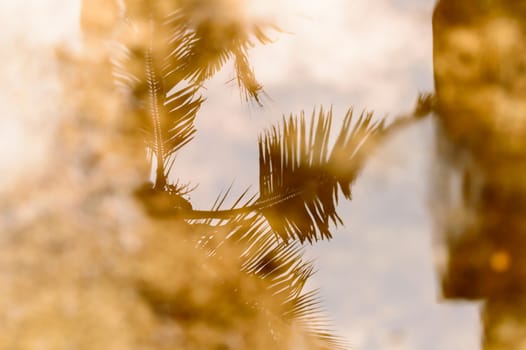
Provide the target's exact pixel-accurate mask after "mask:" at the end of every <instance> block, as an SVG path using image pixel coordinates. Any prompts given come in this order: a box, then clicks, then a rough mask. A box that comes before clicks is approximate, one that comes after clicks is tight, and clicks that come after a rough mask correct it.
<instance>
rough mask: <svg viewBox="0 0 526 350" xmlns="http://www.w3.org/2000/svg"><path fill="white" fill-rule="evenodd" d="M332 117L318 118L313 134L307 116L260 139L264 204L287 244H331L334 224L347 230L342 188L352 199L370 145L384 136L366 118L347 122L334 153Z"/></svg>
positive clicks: (313, 123) (347, 118)
mask: <svg viewBox="0 0 526 350" xmlns="http://www.w3.org/2000/svg"><path fill="white" fill-rule="evenodd" d="M331 121H332V111H329V112H328V113H325V112H324V111H323V109H321V110H320V111H319V113H318V114H317V116H316V113H315V112H313V114H312V119H311V122H310V126H309V128H308V129H307V123H306V121H305V115H304V113H303V112H302V113H301V115H300V116H299V117H297V116H296V117H294V116H292V115H291V116H290V117H289V118H288V119H286V118H283V123H282V128H281V129H278V128H276V127H274V128H272V129H271V130H269V131H267V132H266V133H265V134H264V135H263V136H261V137H260V139H259V167H260V181H259V187H260V199H259V202H260V203H264V202H265V201H267V202H269V203H270V204H269V205H268V206H266V207H262V208H261V212H262V213H263V215H264V216H265V217H266V218H267V220H268V222H269V223H270V225H271V226H272V228H273V229H274V230H275V231H276V232H277V233H278V234H279V235H280V236H281V238H282V239H283V240H285V241H287V240H289V239H299V240H300V242H304V241H305V240H307V241H309V242H313V241H316V240H318V239H324V238H331V237H332V235H331V233H330V230H329V224H330V222H332V223H333V224H335V225H337V224H341V223H342V220H341V218H340V216H339V215H338V214H337V212H336V205H337V203H338V188H339V189H340V190H341V191H342V192H343V194H344V196H345V197H346V198H348V199H350V198H351V185H352V183H353V182H354V180H355V179H356V177H357V175H358V173H359V170H360V169H361V167H362V163H363V160H364V156H365V154H364V153H365V152H360V150H361V149H366V148H367V147H365V146H366V143H367V140H368V139H370V136H371V135H373V134H374V133H377V132H378V131H380V130H382V128H383V123H381V122H380V123H374V122H372V114H371V113H367V114H365V113H363V114H362V115H361V116H360V118H359V119H358V121H357V122H356V123H354V124H353V123H352V121H353V113H352V110H349V111H348V112H347V114H346V116H345V119H344V122H343V126H342V128H341V131H340V133H339V135H338V136H337V138H336V142H335V144H334V146H333V147H332V150H331V149H330V147H329V137H330V129H331Z"/></svg>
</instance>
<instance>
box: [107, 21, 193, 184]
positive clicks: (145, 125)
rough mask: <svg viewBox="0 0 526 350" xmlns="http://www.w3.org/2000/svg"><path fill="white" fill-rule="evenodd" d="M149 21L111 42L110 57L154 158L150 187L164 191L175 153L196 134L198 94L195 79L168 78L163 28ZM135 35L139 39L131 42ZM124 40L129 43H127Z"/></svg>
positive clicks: (120, 86) (118, 84) (120, 85)
mask: <svg viewBox="0 0 526 350" xmlns="http://www.w3.org/2000/svg"><path fill="white" fill-rule="evenodd" d="M148 23H149V25H142V26H138V27H137V28H138V29H137V28H135V30H131V31H129V32H128V33H126V34H125V36H123V41H124V43H122V42H121V43H119V42H116V43H115V44H114V45H113V48H114V49H113V50H112V52H113V55H112V60H111V62H112V66H113V76H114V79H115V81H116V84H117V86H118V88H119V89H121V90H123V91H125V92H126V95H127V96H128V97H129V101H130V107H131V111H132V112H133V115H134V116H135V121H136V122H138V125H137V127H138V128H140V129H141V130H142V131H143V132H144V134H145V141H146V146H147V147H148V149H149V155H150V156H151V158H152V161H153V162H154V163H155V168H156V169H155V173H156V180H155V186H154V188H155V189H160V190H163V189H164V188H165V186H166V185H167V184H168V180H167V179H168V175H169V174H168V173H169V170H170V168H171V166H172V165H173V159H174V158H173V157H174V154H175V153H176V152H177V151H179V150H180V149H181V148H182V147H183V146H185V145H186V144H187V143H188V142H190V141H191V140H192V138H193V136H194V134H195V131H196V130H195V127H194V121H195V117H196V114H197V112H198V110H199V108H200V107H201V104H202V103H203V98H202V97H201V96H199V95H198V93H199V88H200V87H199V86H197V85H195V84H188V83H185V82H184V81H177V82H175V81H173V80H171V81H168V79H167V78H166V74H165V73H164V70H165V63H164V62H165V59H164V58H163V57H164V56H163V54H165V55H166V54H167V53H166V52H165V51H166V50H165V49H164V48H163V47H164V45H163V44H162V38H163V34H164V32H165V31H164V29H163V28H162V26H161V27H160V26H159V24H158V23H156V22H155V21H153V20H152V19H150V20H149V22H148ZM141 30H142V31H146V32H147V33H142V32H140V31H141ZM135 37H140V38H143V40H142V41H138V42H134V40H133V38H135ZM154 38H155V39H154ZM157 41H161V44H159V43H158V42H157ZM125 43H128V44H130V45H131V43H133V45H134V46H133V47H132V48H129V47H128V46H127V45H126V44H125ZM172 84H175V85H172Z"/></svg>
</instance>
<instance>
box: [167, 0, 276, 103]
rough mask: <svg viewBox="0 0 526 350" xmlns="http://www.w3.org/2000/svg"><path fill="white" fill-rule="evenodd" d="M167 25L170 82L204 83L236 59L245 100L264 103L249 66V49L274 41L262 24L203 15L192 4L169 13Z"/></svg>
mask: <svg viewBox="0 0 526 350" xmlns="http://www.w3.org/2000/svg"><path fill="white" fill-rule="evenodd" d="M192 5H194V6H192ZM166 23H167V25H168V26H169V27H170V28H171V33H172V34H171V37H170V41H169V42H170V45H171V47H172V51H171V53H170V55H169V56H168V57H167V61H166V63H167V65H166V74H167V77H168V78H169V79H174V78H175V79H176V80H178V79H185V80H189V81H192V82H194V83H196V84H201V83H202V82H204V81H205V80H208V79H210V78H211V77H212V76H214V75H215V74H216V73H217V72H218V71H219V70H220V69H221V68H222V67H223V66H224V65H225V63H226V62H227V61H229V60H231V59H233V60H234V61H235V69H236V78H237V82H238V86H239V87H240V89H241V91H242V92H243V94H244V95H245V98H246V99H248V98H249V97H251V98H254V99H255V100H256V101H257V102H258V103H259V104H261V102H260V97H259V96H260V93H261V92H262V90H263V87H262V85H261V84H259V82H258V81H257V80H256V78H255V74H254V71H253V69H252V68H251V66H250V64H249V63H248V50H249V49H250V48H251V47H253V46H254V44H255V42H256V41H257V42H259V43H261V44H266V43H269V42H270V41H271V40H270V38H269V37H268V35H266V34H265V28H264V27H263V26H262V25H253V26H252V27H251V28H248V27H247V26H246V25H244V24H243V23H242V21H240V20H234V19H232V20H229V19H224V18H217V16H206V15H205V16H203V9H201V8H200V7H199V6H196V5H195V4H192V2H189V3H188V4H187V6H183V7H181V8H180V9H178V10H176V11H174V12H173V13H172V14H170V16H169V17H168V19H167V21H166ZM273 28H274V29H277V28H276V27H275V26H273Z"/></svg>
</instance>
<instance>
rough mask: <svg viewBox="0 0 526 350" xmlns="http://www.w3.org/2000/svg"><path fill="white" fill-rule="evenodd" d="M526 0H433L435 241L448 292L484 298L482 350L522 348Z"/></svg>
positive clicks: (525, 331) (525, 340)
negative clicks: (443, 255) (442, 260)
mask: <svg viewBox="0 0 526 350" xmlns="http://www.w3.org/2000/svg"><path fill="white" fill-rule="evenodd" d="M525 16H526V3H525V2H523V1H512V0H509V1H491V0H488V1H471V0H464V1H458V0H440V1H439V2H438V3H437V5H436V7H435V11H434V16H433V41H434V53H433V54H434V74H435V85H436V96H437V124H438V131H437V135H438V136H437V152H438V158H439V163H438V165H437V171H436V172H435V174H434V177H435V178H434V180H435V183H434V185H435V188H436V190H435V195H434V196H435V198H434V199H435V202H436V203H437V204H436V206H435V208H434V215H435V219H436V224H437V230H436V231H437V235H436V242H437V245H438V248H439V249H440V250H441V251H444V252H446V253H447V254H446V256H447V259H445V263H444V265H443V266H442V270H441V271H440V273H441V286H442V295H443V297H444V298H446V299H468V300H483V301H484V308H483V315H482V320H483V322H484V333H485V334H484V339H483V348H484V349H492V350H493V349H523V348H524V347H525V346H526V307H525V305H526V303H525V300H526V299H525V297H526V278H525V277H526V254H524V247H525V246H526V182H525V181H524V179H525V178H526V152H525V149H526V24H525V22H524V18H525Z"/></svg>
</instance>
